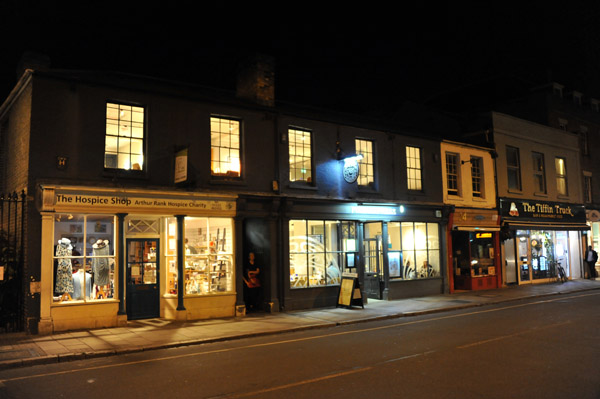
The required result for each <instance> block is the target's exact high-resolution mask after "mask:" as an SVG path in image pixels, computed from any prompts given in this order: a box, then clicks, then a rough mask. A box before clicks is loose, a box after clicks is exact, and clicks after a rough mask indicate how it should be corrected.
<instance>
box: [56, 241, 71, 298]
mask: <svg viewBox="0 0 600 399" xmlns="http://www.w3.org/2000/svg"><path fill="white" fill-rule="evenodd" d="M72 251H73V247H72V246H71V240H69V239H68V238H61V239H60V240H58V245H57V246H56V257H57V258H59V259H58V267H57V269H56V282H55V285H54V291H55V292H58V293H61V297H60V300H61V302H62V301H64V300H68V301H70V300H71V299H72V298H71V293H72V292H73V266H72V265H71V259H70V258H67V257H68V256H71V254H72Z"/></svg>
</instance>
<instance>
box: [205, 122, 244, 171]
mask: <svg viewBox="0 0 600 399" xmlns="http://www.w3.org/2000/svg"><path fill="white" fill-rule="evenodd" d="M210 161H211V162H210V169H211V173H212V175H213V176H228V177H239V176H240V174H241V168H242V167H241V160H240V122H239V121H237V120H234V119H225V118H217V117H212V118H210Z"/></svg>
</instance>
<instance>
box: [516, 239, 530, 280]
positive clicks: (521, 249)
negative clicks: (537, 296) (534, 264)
mask: <svg viewBox="0 0 600 399" xmlns="http://www.w3.org/2000/svg"><path fill="white" fill-rule="evenodd" d="M519 233H521V232H517V238H516V242H517V265H518V268H519V284H528V283H531V264H530V263H529V235H528V234H525V233H526V232H522V233H523V234H522V235H521V234H519Z"/></svg>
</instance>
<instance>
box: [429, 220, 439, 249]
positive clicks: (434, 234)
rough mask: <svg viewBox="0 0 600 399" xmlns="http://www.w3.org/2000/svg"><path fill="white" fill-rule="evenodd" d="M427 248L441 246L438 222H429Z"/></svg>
mask: <svg viewBox="0 0 600 399" xmlns="http://www.w3.org/2000/svg"><path fill="white" fill-rule="evenodd" d="M427 248H428V249H439V248H440V236H439V228H438V225H437V223H427Z"/></svg>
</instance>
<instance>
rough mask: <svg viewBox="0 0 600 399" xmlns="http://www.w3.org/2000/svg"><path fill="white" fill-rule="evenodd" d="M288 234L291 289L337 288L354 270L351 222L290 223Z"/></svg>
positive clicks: (353, 238)
mask: <svg viewBox="0 0 600 399" xmlns="http://www.w3.org/2000/svg"><path fill="white" fill-rule="evenodd" d="M289 232H290V238H289V240H290V241H289V244H290V285H291V287H292V288H308V287H320V286H331V285H339V284H340V281H341V276H342V271H343V270H353V268H354V267H355V263H354V259H355V257H354V255H355V251H356V225H355V223H354V222H340V221H323V220H290V222H289Z"/></svg>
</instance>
